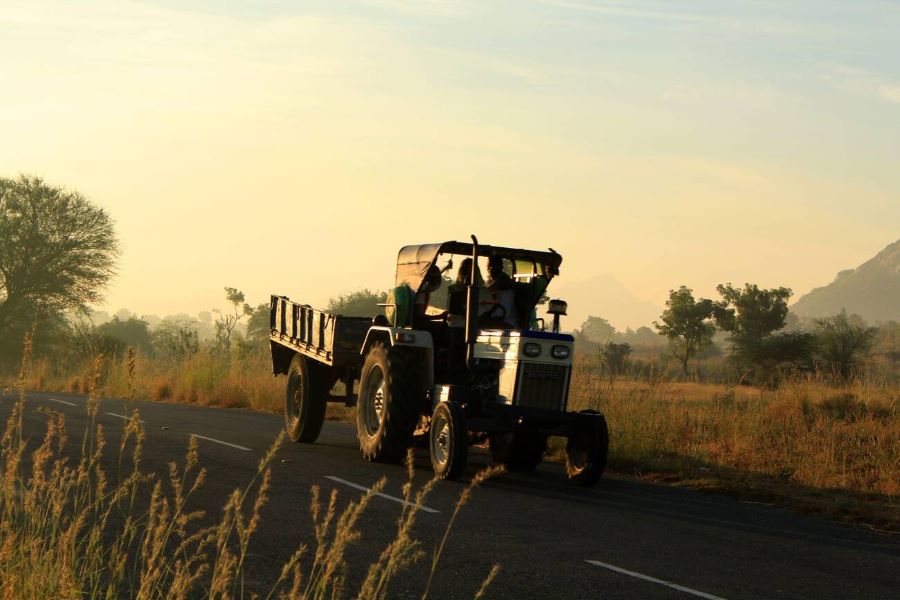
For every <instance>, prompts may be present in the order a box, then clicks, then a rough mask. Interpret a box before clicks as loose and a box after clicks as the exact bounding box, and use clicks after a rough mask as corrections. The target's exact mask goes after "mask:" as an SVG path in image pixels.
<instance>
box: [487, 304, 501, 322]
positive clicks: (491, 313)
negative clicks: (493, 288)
mask: <svg viewBox="0 0 900 600" xmlns="http://www.w3.org/2000/svg"><path fill="white" fill-rule="evenodd" d="M498 309H499V310H500V314H499V315H498V314H496V313H497V310H498ZM484 316H485V317H487V318H489V319H498V320H500V319H505V318H506V307H505V306H503V305H502V304H495V305H494V306H493V308H491V309H490V310H489V311H487V312H486V313H484Z"/></svg>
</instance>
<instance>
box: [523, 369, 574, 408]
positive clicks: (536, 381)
mask: <svg viewBox="0 0 900 600" xmlns="http://www.w3.org/2000/svg"><path fill="white" fill-rule="evenodd" d="M568 385H569V367H568V365H548V364H543V363H529V362H520V363H519V381H518V385H517V386H516V405H517V406H527V407H529V408H542V409H544V410H553V411H565V410H566V391H567V390H566V388H567V387H568Z"/></svg>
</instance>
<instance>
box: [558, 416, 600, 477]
mask: <svg viewBox="0 0 900 600" xmlns="http://www.w3.org/2000/svg"><path fill="white" fill-rule="evenodd" d="M581 412H582V414H590V415H592V416H591V418H590V419H584V420H582V421H579V423H578V426H577V427H576V429H575V431H574V432H573V433H572V435H570V436H569V441H568V443H567V444H566V473H567V474H568V476H569V481H570V482H571V483H573V484H575V485H579V486H582V487H590V486H592V485H594V484H595V483H597V481H598V480H599V479H600V476H601V475H603V469H604V468H606V455H607V452H608V451H609V429H608V428H607V426H606V418H605V417H604V416H603V415H601V414H600V413H598V412H597V411H593V410H584V411H581Z"/></svg>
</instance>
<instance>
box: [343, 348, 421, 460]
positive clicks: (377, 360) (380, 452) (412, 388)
mask: <svg viewBox="0 0 900 600" xmlns="http://www.w3.org/2000/svg"><path fill="white" fill-rule="evenodd" d="M412 359H413V356H412V355H411V354H410V352H409V351H408V350H406V349H402V348H393V347H392V348H386V347H385V346H384V344H382V343H380V342H376V343H374V344H373V345H372V347H371V348H370V349H369V353H368V354H367V355H366V360H365V362H364V363H363V367H362V372H361V374H360V378H359V398H358V400H357V405H356V437H357V439H358V440H359V449H360V450H361V451H362V455H363V457H365V458H366V459H367V460H371V461H375V462H397V461H399V460H401V459H402V458H403V453H404V452H405V451H406V449H407V448H409V447H410V445H411V444H412V436H413V432H414V431H415V428H416V423H417V422H418V417H419V406H420V405H421V404H422V401H423V400H424V397H425V394H424V390H423V389H422V386H421V385H419V384H418V382H419V381H421V374H420V373H419V372H418V370H417V369H419V368H420V367H419V366H418V365H417V364H415V361H414V360H412Z"/></svg>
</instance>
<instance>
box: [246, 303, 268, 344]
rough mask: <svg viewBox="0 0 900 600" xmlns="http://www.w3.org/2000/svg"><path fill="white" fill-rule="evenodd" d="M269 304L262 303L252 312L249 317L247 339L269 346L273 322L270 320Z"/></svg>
mask: <svg viewBox="0 0 900 600" xmlns="http://www.w3.org/2000/svg"><path fill="white" fill-rule="evenodd" d="M269 310H270V306H269V305H268V304H260V305H259V306H257V307H256V308H254V309H252V310H251V312H250V317H249V318H248V319H247V340H248V341H250V342H253V343H255V344H260V345H265V346H266V347H268V342H269V333H270V332H271V323H270V322H269Z"/></svg>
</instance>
